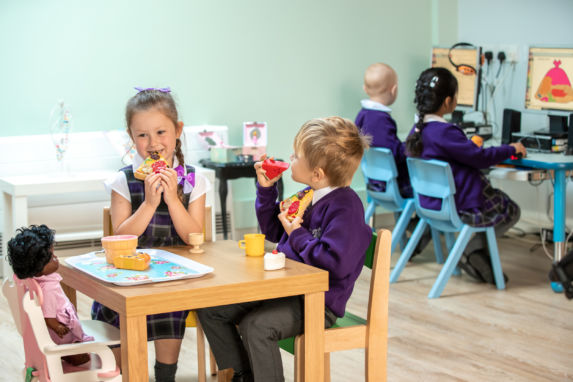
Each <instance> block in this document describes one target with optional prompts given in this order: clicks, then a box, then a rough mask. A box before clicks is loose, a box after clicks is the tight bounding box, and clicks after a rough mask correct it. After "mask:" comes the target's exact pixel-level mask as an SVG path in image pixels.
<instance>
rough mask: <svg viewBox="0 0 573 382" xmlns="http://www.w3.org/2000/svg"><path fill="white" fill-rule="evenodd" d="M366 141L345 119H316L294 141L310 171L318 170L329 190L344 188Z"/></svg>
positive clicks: (309, 122) (366, 144)
mask: <svg viewBox="0 0 573 382" xmlns="http://www.w3.org/2000/svg"><path fill="white" fill-rule="evenodd" d="M368 145H369V140H368V138H367V137H366V136H364V135H362V134H361V133H360V131H359V130H358V128H357V127H356V125H355V124H354V123H353V122H352V121H350V120H349V119H346V118H341V117H327V118H316V119H311V120H310V121H308V122H306V123H305V124H304V125H302V127H301V128H300V130H299V132H298V133H297V134H296V137H295V138H294V150H295V153H297V154H299V153H302V156H303V157H304V158H305V159H306V161H307V163H308V166H309V167H310V169H313V170H314V169H316V168H322V170H323V171H324V174H325V175H326V177H327V178H328V181H329V184H330V186H332V187H342V186H347V185H349V184H350V182H351V181H352V176H353V175H354V172H355V171H356V169H357V168H358V164H359V163H360V160H361V159H362V155H363V154H364V150H366V149H367V148H368Z"/></svg>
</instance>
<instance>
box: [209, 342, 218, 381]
mask: <svg viewBox="0 0 573 382" xmlns="http://www.w3.org/2000/svg"><path fill="white" fill-rule="evenodd" d="M209 367H210V368H211V376H215V375H217V361H216V360H215V354H213V350H211V347H209Z"/></svg>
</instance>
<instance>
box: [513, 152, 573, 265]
mask: <svg viewBox="0 0 573 382" xmlns="http://www.w3.org/2000/svg"><path fill="white" fill-rule="evenodd" d="M504 163H506V164H512V165H516V166H523V167H531V168H538V169H544V170H552V171H553V172H554V178H555V183H554V184H553V243H554V244H555V247H554V251H553V261H554V262H558V261H559V260H561V258H562V257H563V255H564V254H565V249H566V245H565V244H566V243H565V208H566V206H567V204H566V198H567V192H566V191H567V190H566V184H565V180H566V174H567V171H569V170H573V155H563V154H557V153H554V154H549V153H547V154H545V153H535V152H529V153H527V157H526V158H523V159H517V160H507V161H505V162H504Z"/></svg>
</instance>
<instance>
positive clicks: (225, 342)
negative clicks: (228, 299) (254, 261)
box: [196, 296, 336, 382]
mask: <svg viewBox="0 0 573 382" xmlns="http://www.w3.org/2000/svg"><path fill="white" fill-rule="evenodd" d="M303 311H304V298H303V297H302V296H293V297H286V298H280V299H274V300H264V301H255V302H246V303H242V304H233V305H224V306H216V307H213V308H205V309H199V310H197V311H196V312H197V316H198V317H199V321H200V322H201V325H202V326H203V330H204V331H205V335H206V336H207V340H208V341H209V345H210V346H211V350H212V351H213V354H214V355H215V359H216V360H217V366H218V367H219V369H228V368H231V367H232V368H233V369H234V370H235V371H247V370H252V372H253V375H254V377H255V382H275V381H276V382H283V381H284V376H283V365H282V360H281V355H280V350H279V345H278V341H279V340H281V339H284V338H288V337H293V336H296V335H298V334H301V333H303V331H304V315H303ZM335 321H336V316H335V315H334V313H332V312H331V311H330V309H328V308H326V310H325V323H324V324H325V327H326V328H329V327H331V326H332V325H333V324H334V322H335Z"/></svg>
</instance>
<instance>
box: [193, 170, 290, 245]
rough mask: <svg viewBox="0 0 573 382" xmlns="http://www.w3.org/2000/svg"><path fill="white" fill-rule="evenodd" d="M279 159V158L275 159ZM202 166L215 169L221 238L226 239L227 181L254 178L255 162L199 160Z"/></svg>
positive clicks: (280, 181)
mask: <svg viewBox="0 0 573 382" xmlns="http://www.w3.org/2000/svg"><path fill="white" fill-rule="evenodd" d="M277 160H280V159H277ZM199 163H201V165H202V166H203V167H206V168H210V169H212V170H215V176H216V177H217V178H218V179H219V199H220V202H221V220H222V222H223V238H224V239H225V240H227V232H228V230H227V193H228V192H229V189H228V185H227V181H228V180H231V179H238V178H255V179H256V177H257V173H256V171H255V167H254V165H255V162H254V161H250V162H225V163H219V162H213V161H211V160H208V159H201V160H200V161H199ZM278 188H279V200H283V180H282V177H281V178H280V179H279V181H278Z"/></svg>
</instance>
